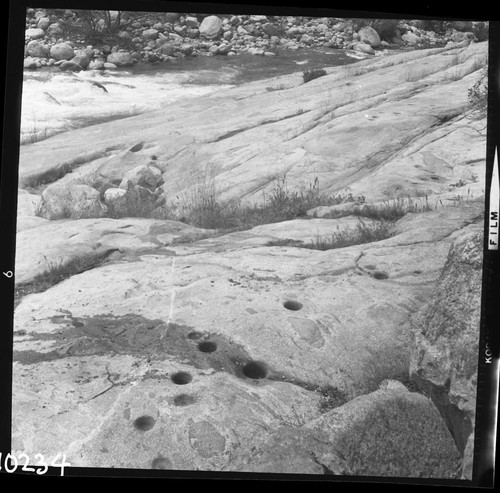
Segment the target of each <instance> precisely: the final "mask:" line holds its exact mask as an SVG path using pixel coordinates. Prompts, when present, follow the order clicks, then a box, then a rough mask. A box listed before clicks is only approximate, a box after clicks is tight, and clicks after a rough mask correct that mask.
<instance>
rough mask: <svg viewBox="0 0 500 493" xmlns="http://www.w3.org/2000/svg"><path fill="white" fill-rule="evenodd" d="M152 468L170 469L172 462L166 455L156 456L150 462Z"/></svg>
mask: <svg viewBox="0 0 500 493" xmlns="http://www.w3.org/2000/svg"><path fill="white" fill-rule="evenodd" d="M151 467H152V468H153V469H171V468H172V463H171V462H170V460H169V459H167V458H166V457H157V458H156V459H154V460H153V462H152V463H151Z"/></svg>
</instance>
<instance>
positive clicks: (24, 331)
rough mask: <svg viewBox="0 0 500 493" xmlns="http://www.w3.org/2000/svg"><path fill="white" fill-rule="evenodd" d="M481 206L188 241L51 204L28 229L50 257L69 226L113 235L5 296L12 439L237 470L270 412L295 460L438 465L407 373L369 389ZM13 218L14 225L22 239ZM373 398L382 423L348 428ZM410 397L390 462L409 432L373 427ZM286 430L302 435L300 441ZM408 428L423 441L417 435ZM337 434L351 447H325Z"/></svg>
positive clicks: (89, 453) (393, 368)
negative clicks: (370, 232) (313, 243)
mask: <svg viewBox="0 0 500 493" xmlns="http://www.w3.org/2000/svg"><path fill="white" fill-rule="evenodd" d="M482 215H483V211H482V203H481V202H479V201H478V202H477V203H471V204H468V205H465V206H463V207H461V208H459V207H453V208H449V209H447V210H445V209H441V210H436V211H430V212H427V213H421V214H409V215H407V216H405V217H404V218H403V219H401V220H400V222H399V223H398V224H397V225H396V226H397V232H398V234H396V235H395V236H393V237H392V238H389V239H387V240H382V241H379V242H375V243H371V244H366V245H355V246H352V247H347V248H341V249H337V250H329V251H324V252H322V251H313V250H307V249H303V248H296V247H288V246H286V247H269V246H266V244H267V242H268V241H269V240H272V239H274V240H276V239H283V238H285V239H286V238H287V237H288V236H290V232H291V231H293V230H295V229H297V228H298V223H300V228H302V234H303V236H304V237H307V235H308V234H309V235H310V236H311V237H312V236H314V234H315V231H317V230H318V227H321V226H320V225H321V224H322V223H323V227H329V228H330V229H336V226H335V221H338V224H342V220H328V219H316V220H314V219H312V220H295V221H289V222H287V223H277V224H270V225H265V226H264V225H263V226H259V227H258V228H255V230H256V231H252V230H249V231H243V232H239V233H232V234H228V235H224V236H213V237H209V238H206V239H203V240H198V241H196V240H195V241H193V240H192V239H191V238H190V237H189V236H187V235H186V231H184V233H183V225H182V224H181V223H175V222H170V223H168V222H163V223H162V222H161V221H158V222H151V220H145V219H142V220H139V219H135V220H131V219H128V220H126V219H120V220H111V219H96V220H93V221H94V223H93V224H90V222H91V221H90V220H79V221H59V222H52V221H51V222H49V223H48V224H47V225H46V226H45V228H46V229H45V231H44V233H45V234H43V235H42V234H41V233H40V238H42V237H44V238H52V242H53V244H52V247H51V248H52V250H49V248H48V246H43V245H42V246H43V249H42V250H43V251H45V252H47V254H50V255H52V256H54V258H57V255H61V253H62V252H68V254H69V253H71V249H69V248H68V246H69V245H70V244H71V243H70V241H71V240H72V239H73V238H75V239H76V240H77V241H76V244H75V248H77V246H78V244H79V241H78V240H80V242H81V243H80V246H78V248H82V247H83V245H82V243H83V244H88V246H87V249H88V250H89V251H92V250H93V249H94V248H95V246H96V245H98V244H100V246H99V247H97V250H96V251H102V250H103V249H104V250H105V249H111V248H113V247H114V248H115V249H116V248H118V251H117V252H115V254H116V255H117V256H115V257H111V258H110V259H109V261H107V262H105V263H103V264H102V265H100V266H96V267H95V268H93V269H91V270H87V271H85V272H82V273H80V274H77V275H73V276H71V277H69V278H68V279H66V280H65V281H63V282H60V283H59V284H57V285H54V286H53V287H51V288H50V289H48V290H46V291H44V292H41V293H36V294H31V295H28V296H26V297H24V298H23V300H22V301H21V303H20V304H19V306H18V307H17V309H16V312H15V345H14V389H13V395H14V410H15V412H14V422H13V448H14V450H17V451H21V450H24V451H26V452H27V453H31V452H33V453H34V451H35V449H36V450H38V451H43V452H42V453H44V455H45V456H47V457H50V456H54V455H55V454H56V453H58V452H61V451H64V453H66V455H67V459H68V461H69V462H70V463H72V464H74V465H78V466H82V467H85V466H96V467H131V468H155V467H160V465H161V464H163V466H162V467H165V468H168V469H203V470H221V469H224V470H232V469H233V468H234V469H235V470H243V469H245V468H247V467H248V470H250V471H252V470H258V468H259V467H261V466H259V465H258V464H262V461H260V462H259V460H260V459H259V460H257V462H255V460H256V459H254V455H253V452H252V449H253V447H254V446H255V444H256V443H260V442H256V437H257V436H259V437H261V438H262V440H264V435H268V437H267V438H268V439H269V440H271V442H270V443H271V445H269V444H268V445H265V447H264V445H262V446H263V447H264V449H263V450H267V448H266V447H271V449H273V447H275V445H272V443H275V442H276V443H277V442H278V441H279V440H281V439H282V438H280V437H278V438H276V439H274V438H272V437H274V435H273V433H274V431H275V430H276V429H278V428H283V427H284V428H286V429H287V430H288V431H287V432H286V435H287V436H288V438H287V439H286V440H285V443H288V442H287V441H290V443H293V444H295V445H293V449H294V450H295V452H294V455H293V457H295V458H294V459H293V460H294V461H295V462H294V464H296V465H297V467H296V468H295V471H294V472H299V473H300V472H302V473H311V474H323V473H325V471H329V470H332V471H334V472H336V473H338V474H361V475H362V474H370V475H371V474H372V473H373V471H375V470H376V469H377V463H378V464H379V465H378V473H379V474H386V475H391V474H401V475H403V474H405V475H411V472H413V474H417V475H421V476H426V475H429V476H430V477H446V478H448V477H452V476H453V475H455V473H456V461H457V460H458V459H457V458H458V457H459V455H460V453H459V451H458V449H457V448H456V446H455V444H454V442H453V439H452V436H451V434H449V435H448V439H446V433H445V431H446V430H445V428H446V427H444V428H443V426H444V425H443V423H444V422H442V421H439V420H437V421H436V417H437V416H438V413H437V411H436V409H434V411H432V409H433V407H432V406H433V404H431V401H430V400H428V399H426V398H424V397H423V396H420V395H417V394H413V393H409V392H406V390H405V391H404V392H406V393H404V395H403V396H399V392H401V389H397V388H396V389H395V390H391V389H386V390H390V392H389V394H390V398H388V400H384V399H385V397H384V398H381V397H380V394H378V393H377V392H378V391H377V389H378V386H379V385H380V383H381V382H383V381H384V380H386V379H396V380H399V381H403V382H407V384H408V382H409V372H408V368H409V364H410V356H411V354H410V350H411V341H412V334H411V323H410V318H411V315H412V314H413V313H414V311H415V309H416V307H418V306H420V305H422V303H425V302H426V301H427V302H428V301H430V297H431V296H432V295H433V292H434V289H433V288H434V285H435V282H436V281H437V279H438V277H439V274H440V272H441V270H442V267H443V265H444V264H445V262H446V259H447V258H448V252H449V249H450V247H451V245H452V243H453V241H454V239H455V238H456V237H457V235H459V234H460V232H461V230H462V229H464V228H468V227H470V226H469V225H470V224H473V223H479V222H480V221H481V218H482ZM343 219H344V221H345V219H346V218H343ZM100 222H103V224H102V225H99V223H100ZM105 222H106V223H105ZM87 223H88V224H87ZM86 224H87V228H89V231H88V232H87V233H85V225H86ZM307 225H309V226H308V227H309V233H307V231H306V226H307ZM347 225H348V222H345V223H344V227H347ZM55 227H58V228H59V232H58V233H55V230H53V233H52V234H51V233H50V232H49V231H50V228H55ZM42 228H44V226H40V228H34V229H33V230H32V231H31V233H32V235H33V234H35V232H36V230H37V229H42ZM65 228H67V233H64V229H65ZM127 230H129V231H130V235H129V236H128V235H127V234H125V235H124V234H123V233H124V232H127ZM29 231H30V230H24V231H22V232H21V233H20V234H21V235H23V233H24V235H25V236H24V237H25V242H26V245H28V244H32V243H31V242H30V237H29V236H28V232H29ZM141 231H142V234H141ZM176 231H177V233H175V232H176ZM75 232H80V233H79V234H80V235H85V234H86V235H90V236H89V238H87V239H85V238H84V236H80V238H77V237H75V236H73V235H74V234H75ZM113 232H114V233H113ZM202 232H203V231H199V232H198V233H202ZM179 233H180V234H181V239H180V242H179V240H177V241H175V238H176V237H177V236H176V235H178V234H179ZM194 233H195V235H196V233H197V232H196V231H194ZM183 234H184V236H183V237H182V235H183ZM162 235H163V236H162ZM71 236H73V238H70V237H71ZM20 238H22V236H21V237H20ZM67 238H69V241H68V239H67ZM127 238H129V240H127ZM182 238H183V239H182ZM194 238H196V236H194ZM410 238H413V239H414V243H412V242H411V241H410ZM32 239H33V236H31V240H32ZM56 239H59V246H57V240H56ZM139 240H140V241H139ZM45 241H48V240H45ZM159 241H161V242H162V243H159ZM23 243H24V242H22V241H21V242H20V248H21V249H22V248H23V246H22V245H23ZM93 245H94V246H93ZM119 245H121V248H120V246H119ZM58 249H59V251H60V252H61V253H57V251H58ZM20 251H24V250H20ZM50 252H52V253H50ZM77 254H81V253H77ZM22 257H24V258H25V259H26V260H27V259H28V258H29V257H28V255H27V254H23V255H22ZM373 392H374V393H375V395H373ZM393 392H395V394H394V393H393ZM382 394H383V395H384V396H385V395H386V394H385V393H382ZM328 396H330V398H328ZM360 396H363V399H368V402H369V404H367V405H366V406H368V409H369V410H368V411H366V409H367V408H366V406H365V404H363V402H365V401H364V400H362V401H357V400H356V397H360ZM370 396H372V397H370ZM400 397H401V398H400ZM353 399H354V400H353ZM371 399H373V402H372V400H371ZM379 399H382V400H381V401H380V402H379ZM356 403H357V404H356ZM382 403H384V404H382ZM386 404H387V405H386ZM343 405H344V406H343ZM339 406H342V407H339ZM345 406H349V407H348V408H346V409H344V410H343V411H342V409H343V408H344V407H345ZM358 406H359V407H358ZM332 408H335V409H334V410H335V411H336V412H337V411H338V412H340V413H341V414H340V416H344V414H342V413H346V414H345V416H348V415H349V416H351V418H349V419H347V418H345V419H344V417H342V418H339V420H338V421H337V418H335V422H336V423H337V422H339V423H340V422H342V423H344V424H343V425H342V427H341V428H342V429H345V430H347V428H343V427H344V426H346V427H347V426H348V425H349V423H351V424H352V425H353V426H354V424H353V423H357V424H356V425H355V426H354V428H355V429H356V430H358V431H357V432H356V434H355V435H353V436H354V437H356V436H357V437H358V438H359V443H360V445H359V446H360V447H361V448H360V450H361V451H360V452H359V453H360V454H361V455H356V454H355V453H354V449H355V448H356V447H355V442H356V440H355V438H352V439H351V441H346V440H347V438H346V437H347V436H348V435H349V433H348V432H347V431H346V433H345V434H342V433H340V432H339V434H337V433H336V432H335V433H334V434H332V435H330V431H328V432H326V431H325V430H323V431H321V430H320V428H322V427H325V429H326V428H327V422H328V419H326V416H327V415H326V414H325V413H328V412H329V409H332ZM381 408H384V409H386V411H384V413H386V412H388V413H389V414H390V416H392V417H391V419H390V420H389V421H390V422H391V426H389V428H387V429H386V428H384V430H382V429H381V430H378V428H377V430H378V431H377V432H376V433H379V432H380V434H381V435H383V436H385V435H387V436H388V437H393V438H394V440H392V439H391V440H388V441H387V442H383V444H382V445H380V444H377V442H378V439H379V438H380V436H379V435H377V434H375V435H373V436H372V439H370V440H369V441H367V442H366V444H365V442H364V441H363V439H362V436H364V432H363V429H364V428H367V429H372V428H373V427H372V426H371V425H370V426H369V425H368V424H369V423H370V421H371V420H376V421H378V420H379V418H380V416H379V413H380V412H382V411H381ZM356 409H359V412H358V411H356ZM423 409H424V410H426V411H425V413H424V411H423ZM426 413H431V414H432V416H433V417H432V420H430V421H429V420H427V418H426V423H427V424H426V426H425V427H422V428H421V431H420V432H419V433H420V434H418V433H417V434H415V435H412V438H411V440H410V438H408V440H410V441H411V448H410V449H411V450H412V451H413V452H414V453H415V457H420V458H415V460H414V461H413V462H411V461H410V462H408V465H407V466H406V469H405V468H404V465H403V463H402V462H399V463H398V465H394V464H393V462H392V459H390V458H391V457H395V456H396V455H398V454H400V455H401V454H403V450H406V449H405V447H406V446H408V447H409V445H408V443H407V442H405V441H401V445H402V447H403V449H401V450H400V449H398V447H396V448H394V446H393V445H390V444H393V443H394V441H396V442H398V440H399V438H400V437H402V436H406V431H405V430H407V429H408V427H410V428H411V427H412V426H413V424H414V423H413V422H414V419H416V418H417V417H418V416H424V417H425V416H427V414H426ZM323 415H325V417H324V419H325V420H326V421H323ZM385 415H386V414H384V416H385ZM335 416H336V414H332V415H330V417H331V418H332V419H333V418H334V417H335ZM356 416H357V417H356ZM387 416H388V415H387ZM315 420H319V421H315ZM384 422H386V421H384ZM314 423H316V424H314ZM438 423H441V424H440V425H438ZM393 426H394V427H393ZM429 427H430V428H429ZM334 428H336V425H335V426H334V425H333V424H332V425H331V429H332V430H333V429H334ZM431 428H432V429H431ZM328 429H330V428H328ZM373 432H374V433H375V431H373ZM318 433H319V438H318ZM325 433H326V435H325ZM332 433H333V432H332ZM423 435H425V436H426V437H427V438H426V440H427V441H424V439H423ZM300 437H304V438H303V439H302V438H300ZM342 437H343V438H342ZM398 437H399V438H398ZM273 440H274V442H273ZM318 440H319V442H318ZM325 440H326V442H325ZM297 441H298V442H297ZM303 441H305V443H306V444H308V443H310V442H311V443H313V444H314V447H313V449H312V452H311V453H312V455H311V453H309V450H310V449H309V448H308V447H309V445H307V447H306V452H307V454H306V452H304V448H303V447H304V444H303ZM419 442H420V444H422V443H428V446H427V445H426V446H425V447H424V448H421V449H420V452H417V448H418V447H417V443H419ZM346 444H350V445H349V447H350V448H349V450H351V451H352V454H353V455H352V457H351V458H350V459H348V460H347V461H345V460H341V459H340V458H339V460H338V461H337V459H336V458H335V457H340V456H338V455H336V454H337V452H335V451H336V450H340V449H343V448H344V445H346ZM450 444H451V445H450ZM276 446H277V445H276ZM311 446H312V445H311ZM316 447H320V449H318V448H316ZM346 447H347V445H346ZM374 447H375V448H376V450H375V449H374ZM391 447H392V448H391ZM386 448H387V454H384V453H383V450H385V449H386ZM271 449H270V450H271ZM410 449H408V450H407V453H408V454H410ZM328 450H329V451H330V452H328ZM346 450H347V449H346ZM398 450H399V452H398ZM429 450H433V451H434V452H432V453H430V454H429ZM413 452H412V453H411V454H410V455H413ZM262 453H263V454H264V452H262ZM266 454H268V455H269V454H271V455H272V454H273V452H266ZM304 454H306V455H307V456H308V457H309V458H308V460H307V461H304V462H303V466H301V467H300V468H299V467H298V465H299V464H300V463H301V461H302V459H304V457H305V455H304ZM325 454H327V455H328V457H330V458H331V460H330V459H328V460H327V459H325ZM436 454H439V455H440V461H439V465H438V464H437V462H438V461H437V459H436V457H437V456H436ZM268 455H264V456H265V457H267V456H268ZM372 455H373V461H372V462H371V463H370V465H368V463H367V464H366V466H362V464H363V463H365V462H366V461H365V459H364V458H363V457H369V456H372ZM264 456H263V457H264ZM401 456H402V457H404V456H405V455H404V454H403V455H401ZM276 457H278V456H276ZM314 457H316V458H317V461H319V463H320V464H319V465H318V463H317V462H316V460H315V459H314ZM425 457H427V458H425ZM233 461H234V462H233ZM337 462H338V463H337ZM273 464H275V465H276V469H275V471H274V472H279V471H290V469H287V467H288V466H286V467H285V466H284V465H283V464H282V465H279V460H278V458H276V461H275V462H273ZM321 464H323V465H321ZM242 468H243V469H242ZM410 469H411V471H410Z"/></svg>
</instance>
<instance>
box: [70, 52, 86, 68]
mask: <svg viewBox="0 0 500 493" xmlns="http://www.w3.org/2000/svg"><path fill="white" fill-rule="evenodd" d="M90 60H91V55H90V54H89V53H88V52H87V51H86V50H76V51H75V56H74V58H72V59H71V61H72V62H74V63H77V64H78V65H80V67H81V68H82V69H83V70H85V69H87V68H88V66H89V64H90Z"/></svg>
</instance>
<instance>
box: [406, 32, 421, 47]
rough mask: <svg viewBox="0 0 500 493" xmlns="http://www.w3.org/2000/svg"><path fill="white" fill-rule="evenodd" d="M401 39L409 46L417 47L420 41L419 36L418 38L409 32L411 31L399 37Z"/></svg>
mask: <svg viewBox="0 0 500 493" xmlns="http://www.w3.org/2000/svg"><path fill="white" fill-rule="evenodd" d="M401 39H402V40H403V41H404V42H405V43H407V44H409V45H417V44H419V43H420V42H421V41H422V40H421V38H420V36H418V35H417V34H415V33H413V32H411V31H408V32H406V33H404V34H403V35H402V36H401Z"/></svg>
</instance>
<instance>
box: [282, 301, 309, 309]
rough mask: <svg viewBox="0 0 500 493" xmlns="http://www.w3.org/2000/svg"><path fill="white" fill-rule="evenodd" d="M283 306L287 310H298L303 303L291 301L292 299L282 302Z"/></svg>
mask: <svg viewBox="0 0 500 493" xmlns="http://www.w3.org/2000/svg"><path fill="white" fill-rule="evenodd" d="M283 306H284V307H285V308H286V309H287V310H293V311H298V310H300V309H301V308H302V307H303V306H304V305H303V304H302V303H299V302H298V301H293V300H288V301H285V302H284V303H283Z"/></svg>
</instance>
